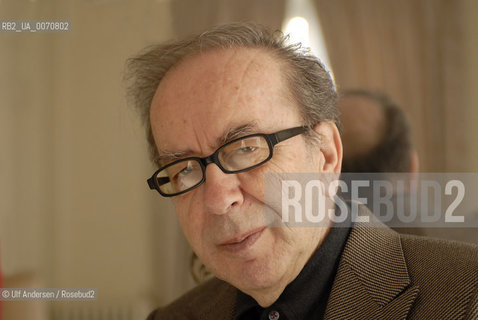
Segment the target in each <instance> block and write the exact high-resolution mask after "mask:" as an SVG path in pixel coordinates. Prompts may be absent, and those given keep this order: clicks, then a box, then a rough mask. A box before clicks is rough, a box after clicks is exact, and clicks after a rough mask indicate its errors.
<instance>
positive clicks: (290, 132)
mask: <svg viewBox="0 0 478 320" xmlns="http://www.w3.org/2000/svg"><path fill="white" fill-rule="evenodd" d="M308 129H309V128H308V127H295V128H292V129H285V130H282V131H279V132H276V133H275V134H274V135H273V138H272V139H271V140H272V143H273V144H274V145H275V144H277V143H279V142H281V141H284V140H286V139H289V138H292V137H293V136H297V135H299V134H301V133H304V132H305V131H307V130H308Z"/></svg>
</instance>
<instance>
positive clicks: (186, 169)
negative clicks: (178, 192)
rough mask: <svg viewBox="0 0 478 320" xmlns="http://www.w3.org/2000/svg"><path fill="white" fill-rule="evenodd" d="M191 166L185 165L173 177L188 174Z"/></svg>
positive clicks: (191, 168)
mask: <svg viewBox="0 0 478 320" xmlns="http://www.w3.org/2000/svg"><path fill="white" fill-rule="evenodd" d="M193 170H194V169H193V167H192V166H187V167H185V168H184V169H183V170H181V171H179V172H178V173H177V174H176V175H175V177H184V176H187V175H188V174H190V173H191V172H192V171H193Z"/></svg>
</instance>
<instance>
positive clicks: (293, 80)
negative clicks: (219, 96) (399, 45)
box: [125, 23, 340, 162]
mask: <svg viewBox="0 0 478 320" xmlns="http://www.w3.org/2000/svg"><path fill="white" fill-rule="evenodd" d="M287 40H288V37H287V36H284V35H283V34H282V32H280V31H271V30H269V29H267V28H266V27H264V26H261V25H257V24H252V23H234V24H226V25H221V26H217V27H214V28H212V29H210V30H209V31H206V32H204V33H202V34H199V35H195V36H192V37H189V38H187V39H183V40H179V41H173V42H168V43H164V44H158V45H153V46H150V47H147V48H145V49H144V50H143V51H142V52H140V53H139V54H138V55H137V56H136V57H132V58H130V59H129V60H128V61H127V63H126V73H125V80H126V82H127V95H128V98H129V101H130V102H131V103H133V104H134V105H135V106H136V108H137V109H138V110H139V112H140V115H141V118H142V121H143V123H144V125H145V128H146V133H147V138H148V143H149V151H150V156H151V158H152V160H153V161H154V162H157V159H158V151H157V149H156V146H155V142H154V138H153V135H152V132H151V124H150V119H149V110H150V107H151V103H152V100H153V96H154V94H155V92H156V90H157V88H158V85H159V83H160V82H161V80H162V79H163V77H164V76H165V75H166V73H167V72H168V71H169V70H170V69H171V68H173V67H174V66H175V65H178V64H179V63H180V62H181V61H183V60H184V59H185V58H186V57H189V56H192V55H195V54H199V53H201V52H205V51H208V50H213V49H229V48H258V49H264V50H266V51H268V52H270V53H271V54H272V55H273V56H275V57H276V58H278V60H279V61H280V62H282V63H284V65H285V66H286V68H285V74H284V76H285V77H286V80H287V83H288V86H289V90H290V93H291V95H292V97H293V98H294V99H295V100H296V102H297V104H298V105H299V108H300V113H301V116H302V118H303V122H304V123H303V124H304V125H305V126H309V127H313V126H314V125H315V124H317V123H318V122H320V121H333V122H335V124H336V125H337V127H338V128H339V130H340V120H339V116H338V110H337V105H336V104H337V94H336V92H335V88H334V85H333V82H332V80H331V78H330V75H329V73H328V72H327V71H326V69H325V67H324V66H323V64H322V63H321V62H320V61H319V60H318V59H317V58H316V57H315V56H313V55H312V54H311V53H310V52H309V50H307V49H305V48H303V47H302V46H301V45H300V44H293V45H290V44H287Z"/></svg>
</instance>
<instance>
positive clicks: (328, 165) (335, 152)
mask: <svg viewBox="0 0 478 320" xmlns="http://www.w3.org/2000/svg"><path fill="white" fill-rule="evenodd" d="M314 131H315V132H316V133H317V134H318V135H319V137H320V152H321V161H320V171H321V172H334V173H340V170H341V169H342V155H343V150H342V140H341V139H340V133H339V130H338V129H337V126H336V125H335V123H333V122H331V121H323V122H319V123H317V124H316V125H315V126H314Z"/></svg>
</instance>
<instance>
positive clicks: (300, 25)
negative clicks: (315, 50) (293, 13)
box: [284, 17, 310, 47]
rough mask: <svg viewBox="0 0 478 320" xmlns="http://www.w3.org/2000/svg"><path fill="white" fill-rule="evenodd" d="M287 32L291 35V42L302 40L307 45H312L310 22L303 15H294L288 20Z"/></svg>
mask: <svg viewBox="0 0 478 320" xmlns="http://www.w3.org/2000/svg"><path fill="white" fill-rule="evenodd" d="M284 33H285V34H288V35H289V37H290V42H291V43H297V42H300V43H302V44H303V45H304V46H306V47H310V35H309V22H307V20H306V19H305V18H302V17H293V18H292V19H290V20H289V22H287V24H286V27H285V30H284Z"/></svg>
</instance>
